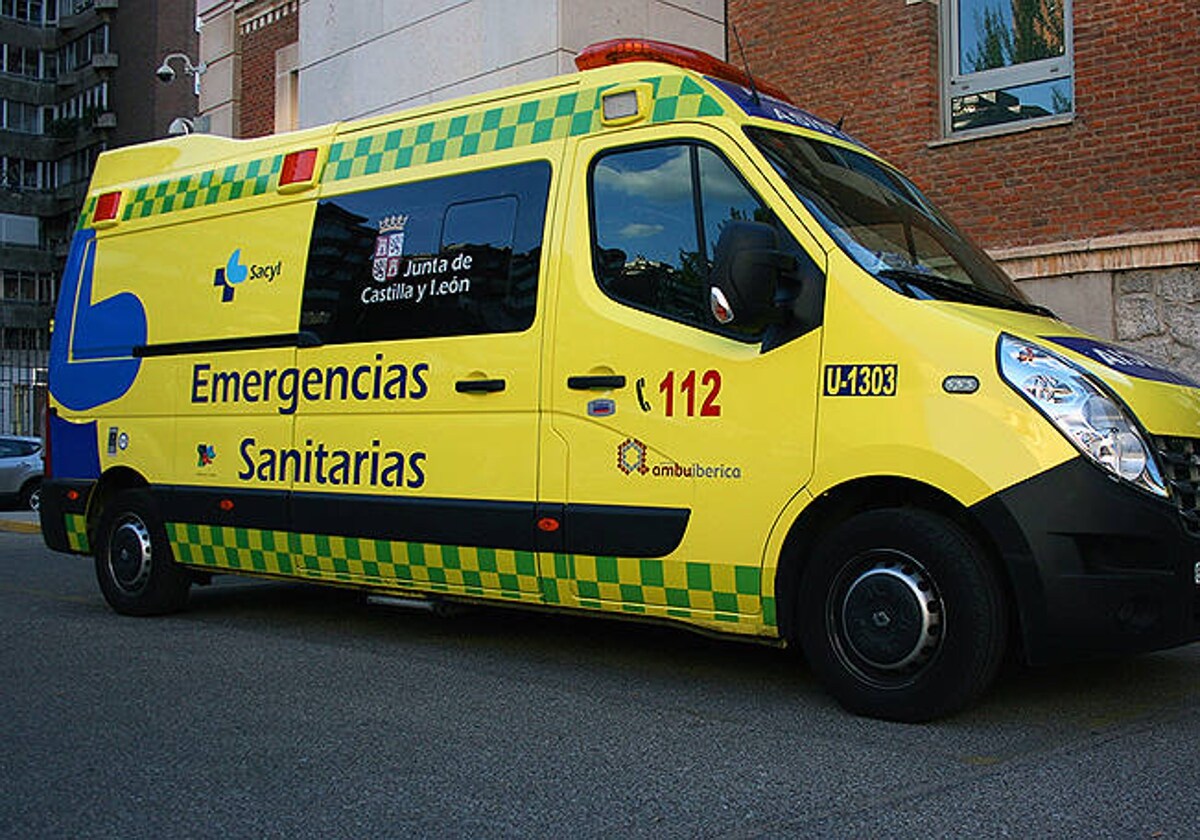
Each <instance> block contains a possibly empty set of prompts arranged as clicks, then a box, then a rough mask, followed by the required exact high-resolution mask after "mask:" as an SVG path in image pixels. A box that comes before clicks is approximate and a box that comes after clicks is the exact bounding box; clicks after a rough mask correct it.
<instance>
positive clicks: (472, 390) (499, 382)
mask: <svg viewBox="0 0 1200 840" xmlns="http://www.w3.org/2000/svg"><path fill="white" fill-rule="evenodd" d="M454 390H455V391H458V393H460V394H495V393H497V392H499V391H503V390H504V380H503V379H460V380H458V381H457V382H455V383H454Z"/></svg>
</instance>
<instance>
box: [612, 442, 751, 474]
mask: <svg viewBox="0 0 1200 840" xmlns="http://www.w3.org/2000/svg"><path fill="white" fill-rule="evenodd" d="M617 469H618V470H620V471H621V472H623V473H624V474H625V475H649V476H653V477H654V478H698V479H716V480H719V481H736V480H737V479H740V478H741V477H742V468H741V466H740V465H738V464H720V463H718V464H712V463H709V464H701V463H692V464H689V465H686V466H685V465H683V464H680V463H678V462H676V461H671V460H662V461H656V462H654V463H651V459H650V448H649V447H648V446H646V444H645V443H643V442H642V441H640V440H638V439H637V438H625V440H624V441H622V442H621V443H620V444H619V445H618V446H617Z"/></svg>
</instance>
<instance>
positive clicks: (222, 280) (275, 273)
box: [213, 248, 283, 303]
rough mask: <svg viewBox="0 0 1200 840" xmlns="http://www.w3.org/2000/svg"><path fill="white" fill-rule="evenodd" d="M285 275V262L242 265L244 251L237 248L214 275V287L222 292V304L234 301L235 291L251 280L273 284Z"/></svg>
mask: <svg viewBox="0 0 1200 840" xmlns="http://www.w3.org/2000/svg"><path fill="white" fill-rule="evenodd" d="M281 273H283V260H276V261H275V262H273V263H251V264H249V265H244V264H243V263H242V249H241V248H235V249H234V250H233V253H232V254H230V255H229V259H228V260H226V262H225V265H224V266H223V267H221V268H218V269H217V270H216V272H215V273H214V275H213V285H214V286H216V287H217V288H219V289H220V290H221V303H229V302H230V301H232V300H233V293H234V290H235V289H236V288H237V287H238V286H240V285H242V284H243V283H245V282H247V281H249V280H265V281H266V282H268V283H273V282H274V281H275V278H277V277H279V275H280V274H281Z"/></svg>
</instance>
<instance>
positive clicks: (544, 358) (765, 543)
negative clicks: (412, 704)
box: [41, 40, 1200, 721]
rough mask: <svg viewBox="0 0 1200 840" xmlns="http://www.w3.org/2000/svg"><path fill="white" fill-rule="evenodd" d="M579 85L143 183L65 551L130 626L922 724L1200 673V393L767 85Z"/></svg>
mask: <svg viewBox="0 0 1200 840" xmlns="http://www.w3.org/2000/svg"><path fill="white" fill-rule="evenodd" d="M578 64H579V67H580V72H578V73H576V74H573V75H568V76H563V77H560V78H554V79H550V80H547V81H543V82H539V83H536V84H529V85H524V86H521V87H514V88H510V89H506V90H502V91H497V92H494V93H489V94H484V95H479V96H475V97H472V98H469V99H462V100H458V101H455V102H451V103H448V104H440V105H436V106H430V107H426V108H421V109H417V110H412V111H407V112H404V113H401V114H398V115H393V116H387V117H378V118H369V119H365V120H360V121H356V122H350V123H342V124H337V125H330V126H326V127H323V128H316V129H311V130H305V131H299V132H295V133H291V134H284V135H278V136H272V137H266V138H262V139H257V140H240V141H238V140H227V139H222V138H217V137H210V136H199V135H193V136H190V137H185V138H179V139H170V140H163V141H158V142H154V143H149V144H146V145H142V146H136V147H131V148H124V149H117V150H114V151H110V152H107V153H105V154H103V155H102V156H101V157H100V160H99V163H98V164H97V166H96V171H95V175H94V177H93V180H92V183H91V188H90V192H89V194H88V198H87V201H86V205H85V207H84V209H83V212H82V214H81V217H80V220H79V225H78V229H77V231H76V233H75V237H74V240H73V243H72V246H71V251H70V256H69V260H68V264H67V267H66V271H65V274H64V278H63V283H62V291H61V295H60V298H59V302H58V309H57V313H56V316H55V324H54V332H53V338H52V347H51V357H52V361H51V371H50V391H51V408H50V410H49V412H48V414H49V416H48V420H47V425H48V430H47V438H48V442H49V451H50V455H49V458H48V463H49V465H50V474H49V476H48V480H47V481H46V484H45V489H44V490H43V493H42V506H41V511H42V513H41V515H42V527H43V531H44V534H45V539H46V542H47V543H48V544H49V545H50V546H51V547H52V548H54V549H58V550H61V551H70V552H76V553H80V554H92V555H94V557H95V566H96V573H97V576H98V579H99V584H100V588H101V590H102V591H103V594H104V597H105V598H106V599H107V600H108V602H109V604H110V605H111V606H112V607H113V608H114V609H115V610H116V611H117V612H120V613H125V614H132V615H145V614H155V613H164V612H167V611H170V610H175V609H178V608H180V607H181V606H182V605H183V604H184V602H185V599H186V597H187V594H188V590H189V587H190V586H191V585H192V584H193V583H202V582H205V581H206V580H208V579H209V578H210V577H211V575H213V574H226V573H230V574H240V575H252V576H259V577H269V578H289V579H301V580H305V581H312V582H320V583H327V584H330V585H334V586H344V587H356V588H360V589H363V590H368V591H372V592H376V593H383V594H392V595H397V596H404V597H409V598H422V599H429V600H431V601H434V602H438V601H450V602H467V601H492V602H498V603H508V604H514V605H524V606H530V607H538V608H559V609H571V610H577V611H592V612H595V613H600V614H606V615H617V616H625V617H630V618H638V619H643V620H667V621H675V622H679V623H682V624H685V625H690V626H692V627H695V628H701V629H704V630H708V631H718V632H721V633H727V634H735V635H741V636H744V637H750V638H754V639H758V640H761V641H763V642H767V643H777V644H787V645H794V646H798V647H800V648H802V649H803V651H804V653H805V655H806V658H807V660H808V662H809V663H810V665H811V668H812V669H813V671H814V672H815V673H816V674H817V675H818V676H819V677H820V678H821V680H822V681H823V682H824V684H825V685H826V686H827V687H828V689H829V690H830V692H831V693H832V694H833V696H834V697H836V698H837V700H838V701H839V702H841V703H842V704H843V705H844V706H845V707H846V708H848V709H850V710H852V711H854V712H856V713H860V714H866V715H873V716H879V717H883V718H889V719H895V720H904V721H917V720H927V719H932V718H936V717H939V716H942V715H945V714H949V713H951V712H954V711H956V710H958V709H961V708H963V707H964V706H966V705H967V704H969V703H970V702H972V701H973V700H974V699H976V698H977V697H978V696H979V695H980V694H981V693H982V692H983V691H984V689H985V688H986V687H987V686H988V684H989V683H990V681H991V680H992V678H993V676H994V675H995V673H996V670H997V668H998V666H999V664H1000V662H1001V660H1002V657H1003V656H1004V655H1005V652H1006V651H1007V650H1010V649H1011V650H1014V651H1017V652H1019V654H1020V655H1021V656H1023V657H1024V658H1025V659H1026V660H1028V661H1030V662H1033V663H1046V662H1053V661H1059V660H1062V659H1065V658H1072V657H1080V656H1087V655H1095V654H1111V653H1116V652H1135V651H1148V650H1155V649H1161V648H1166V647H1169V646H1174V645H1180V644H1184V643H1187V642H1191V641H1193V640H1195V639H1197V637H1198V636H1200V548H1198V547H1200V511H1198V507H1200V503H1198V501H1197V498H1198V489H1197V488H1198V483H1200V390H1198V386H1197V383H1195V382H1193V381H1191V380H1189V379H1187V378H1186V377H1184V376H1182V375H1180V374H1179V373H1176V372H1173V371H1171V370H1168V369H1166V368H1164V367H1163V366H1161V365H1160V364H1157V363H1155V362H1154V361H1152V360H1148V359H1146V358H1144V357H1143V356H1141V355H1138V354H1135V353H1133V352H1130V351H1129V350H1127V349H1123V348H1120V347H1117V346H1113V345H1112V344H1109V343H1106V342H1103V341H1099V340H1097V339H1094V338H1091V337H1089V336H1087V335H1084V334H1082V333H1080V332H1079V331H1078V330H1075V329H1073V328H1072V327H1070V326H1068V325H1067V324H1064V323H1062V322H1061V321H1059V320H1056V319H1055V318H1054V317H1053V316H1052V314H1051V313H1050V312H1048V311H1047V310H1045V309H1042V308H1040V307H1038V306H1035V305H1033V304H1031V303H1029V302H1028V300H1027V299H1026V298H1025V297H1024V296H1023V295H1022V293H1021V292H1020V291H1019V290H1018V289H1017V288H1016V287H1015V286H1014V285H1013V284H1012V282H1011V281H1010V280H1008V279H1007V278H1006V277H1005V275H1004V274H1003V273H1002V272H1001V271H1000V270H999V269H998V268H997V267H996V266H995V264H994V263H993V262H992V261H991V260H990V259H989V258H988V257H987V256H986V255H985V254H984V253H983V252H982V251H981V250H980V249H979V248H978V247H976V246H975V245H973V244H972V243H971V242H970V241H969V240H967V239H966V238H965V237H964V236H963V235H962V234H961V233H960V232H959V231H957V230H956V228H955V227H954V226H953V225H952V224H951V223H950V222H949V221H948V220H947V219H946V218H945V217H944V216H943V215H942V214H941V213H940V212H939V211H938V210H937V208H935V207H934V206H933V205H931V204H930V203H929V201H928V200H927V199H926V198H925V197H924V196H923V195H922V194H921V192H920V191H919V190H918V189H917V188H916V187H915V186H913V184H912V183H911V182H910V181H908V180H907V179H906V178H905V177H904V176H903V175H901V174H900V173H899V172H897V171H896V170H895V169H894V168H892V167H891V166H889V165H888V164H887V163H886V162H885V161H883V160H881V159H880V158H879V157H878V156H877V155H875V154H874V153H872V152H871V151H870V150H869V149H867V148H865V147H864V146H863V145H862V144H860V143H858V142H857V141H855V140H854V139H853V138H852V137H850V136H848V135H847V134H845V133H843V132H842V131H841V130H840V129H839V128H838V127H835V126H833V125H830V124H829V123H827V122H824V121H823V120H820V119H818V118H816V117H814V116H812V115H811V114H808V113H806V112H804V111H803V110H801V109H799V108H797V107H795V106H794V105H793V104H791V103H790V102H788V101H787V99H786V97H785V96H784V95H783V94H782V93H780V92H779V91H777V90H774V89H772V88H770V87H767V86H765V85H763V84H757V85H756V84H755V82H754V80H753V79H751V78H750V77H748V76H747V75H746V74H745V73H743V72H742V71H740V70H739V69H738V68H735V67H733V66H731V65H729V64H726V63H724V62H722V61H719V60H717V59H715V58H713V57H711V56H709V55H707V54H704V53H701V52H697V51H694V50H690V49H684V48H681V47H676V46H672V45H667V44H662V43H657V42H651V41H642V40H619V41H610V42H605V43H602V44H597V45H594V46H592V47H589V48H588V49H587V50H585V51H584V52H583V53H582V54H581V55H580V57H579V59H578ZM781 667H782V664H781Z"/></svg>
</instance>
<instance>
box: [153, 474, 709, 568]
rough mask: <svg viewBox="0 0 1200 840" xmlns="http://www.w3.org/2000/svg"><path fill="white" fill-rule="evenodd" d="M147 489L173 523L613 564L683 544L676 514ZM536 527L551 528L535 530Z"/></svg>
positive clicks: (680, 516)
mask: <svg viewBox="0 0 1200 840" xmlns="http://www.w3.org/2000/svg"><path fill="white" fill-rule="evenodd" d="M154 492H155V495H157V496H158V498H159V500H160V503H161V507H162V511H163V515H164V517H165V518H166V519H167V520H169V521H172V522H187V523H194V524H197V525H220V526H226V527H234V528H258V529H263V530H273V531H297V532H302V533H314V534H327V535H329V536H342V537H358V538H363V539H378V540H396V541H404V542H422V543H431V544H438V545H459V546H478V547H484V548H499V549H510V550H515V551H547V552H560V553H568V554H594V555H611V556H620V557H662V556H665V555H667V554H670V553H671V552H672V551H674V550H675V549H676V548H677V547H678V546H679V544H680V542H681V541H682V540H683V535H684V533H685V531H686V530H687V524H688V520H689V518H690V514H691V512H690V511H689V510H687V509H684V508H659V507H634V506H629V505H581V504H566V505H563V504H551V503H543V504H535V503H533V502H511V501H499V500H491V499H450V498H436V499H428V498H419V499H414V498H395V497H381V496H369V495H359V494H344V493H291V494H288V493H279V492H273V491H262V490H235V489H232V488H207V487H189V486H156V487H155V488H154ZM544 520H553V522H554V523H556V525H557V527H553V528H546V529H543V528H540V527H539V523H540V522H543V521H544Z"/></svg>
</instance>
